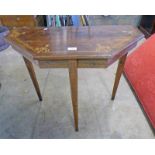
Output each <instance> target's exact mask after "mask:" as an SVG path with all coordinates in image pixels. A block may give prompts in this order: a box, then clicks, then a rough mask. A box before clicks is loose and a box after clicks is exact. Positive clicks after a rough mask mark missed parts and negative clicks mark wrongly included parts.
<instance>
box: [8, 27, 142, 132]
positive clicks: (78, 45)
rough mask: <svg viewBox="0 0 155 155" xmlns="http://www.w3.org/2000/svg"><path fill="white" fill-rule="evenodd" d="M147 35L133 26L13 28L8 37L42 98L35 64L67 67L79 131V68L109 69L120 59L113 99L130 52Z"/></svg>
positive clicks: (48, 66)
mask: <svg viewBox="0 0 155 155" xmlns="http://www.w3.org/2000/svg"><path fill="white" fill-rule="evenodd" d="M143 37H144V35H143V34H142V33H141V32H140V31H139V30H138V29H137V28H136V27H133V26H127V25H124V26H122V25H113V26H85V27H61V28H56V27H52V28H43V27H34V28H32V27H31V28H30V27H21V28H14V29H12V30H10V33H9V35H8V36H7V37H6V40H7V41H8V42H9V43H10V44H11V45H12V47H13V48H14V49H15V50H16V51H18V52H19V53H20V54H21V55H22V56H23V58H24V61H25V64H26V67H27V69H28V71H29V74H30V77H31V79H32V82H33V84H34V87H35V90H36V92H37V95H38V97H39V100H40V101H41V100H42V96H41V93H40V89H39V85H38V82H37V78H36V75H35V72H34V68H33V65H32V63H35V64H37V65H38V66H39V67H40V68H68V69H69V77H70V85H71V96H72V105H73V113H74V124H75V130H76V131H78V68H106V67H108V66H110V65H111V64H112V63H114V62H115V61H116V60H118V59H119V63H118V68H117V72H116V77H115V82H114V86H113V91H112V97H111V99H112V100H113V99H114V98H115V94H116V90H117V87H118V84H119V81H120V77H121V74H122V72H123V67H124V64H125V60H126V57H127V54H128V52H129V51H130V50H131V49H132V48H134V47H135V46H136V44H137V42H138V41H139V40H140V39H142V38H143Z"/></svg>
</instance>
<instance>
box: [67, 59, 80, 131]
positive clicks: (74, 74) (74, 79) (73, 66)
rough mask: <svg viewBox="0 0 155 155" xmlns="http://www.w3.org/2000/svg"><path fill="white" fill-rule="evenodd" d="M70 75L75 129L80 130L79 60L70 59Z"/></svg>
mask: <svg viewBox="0 0 155 155" xmlns="http://www.w3.org/2000/svg"><path fill="white" fill-rule="evenodd" d="M69 77H70V87H71V98H72V106H73V113H74V126H75V131H78V69H77V61H76V60H70V61H69Z"/></svg>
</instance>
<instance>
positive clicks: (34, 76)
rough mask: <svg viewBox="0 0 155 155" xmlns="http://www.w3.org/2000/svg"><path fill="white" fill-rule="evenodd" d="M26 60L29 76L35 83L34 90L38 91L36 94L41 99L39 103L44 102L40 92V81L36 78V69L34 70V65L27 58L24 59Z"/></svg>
mask: <svg viewBox="0 0 155 155" xmlns="http://www.w3.org/2000/svg"><path fill="white" fill-rule="evenodd" d="M23 59H24V62H25V65H26V67H27V70H28V72H29V75H30V77H31V80H32V82H33V85H34V88H35V90H36V93H37V95H38V98H39V101H42V96H41V92H40V89H39V84H38V81H37V78H36V74H35V71H34V68H33V65H32V63H31V62H30V61H29V60H28V59H26V58H25V57H23Z"/></svg>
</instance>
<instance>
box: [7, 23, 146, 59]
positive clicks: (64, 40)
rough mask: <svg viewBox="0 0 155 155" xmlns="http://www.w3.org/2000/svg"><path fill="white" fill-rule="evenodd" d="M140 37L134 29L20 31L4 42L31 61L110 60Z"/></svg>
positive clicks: (128, 26) (16, 30)
mask: <svg viewBox="0 0 155 155" xmlns="http://www.w3.org/2000/svg"><path fill="white" fill-rule="evenodd" d="M142 38H144V35H143V34H142V33H141V32H140V31H139V30H138V29H137V28H136V27H134V26H130V25H106V26H84V27H82V26H81V27H51V28H45V27H21V28H14V29H12V30H10V33H9V35H8V36H7V37H6V40H7V41H8V42H9V43H10V44H11V45H12V46H13V48H15V49H16V50H17V51H18V52H19V53H21V54H24V55H26V56H27V57H30V58H31V59H34V60H53V59H100V58H102V59H113V58H117V57H119V55H120V53H121V54H123V52H126V51H127V50H130V48H132V47H133V45H134V46H135V45H136V43H137V42H138V41H139V40H140V39H142Z"/></svg>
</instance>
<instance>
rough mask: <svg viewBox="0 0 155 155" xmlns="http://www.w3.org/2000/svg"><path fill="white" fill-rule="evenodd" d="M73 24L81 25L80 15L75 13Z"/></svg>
mask: <svg viewBox="0 0 155 155" xmlns="http://www.w3.org/2000/svg"><path fill="white" fill-rule="evenodd" d="M72 21H73V26H80V16H78V15H74V16H72Z"/></svg>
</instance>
